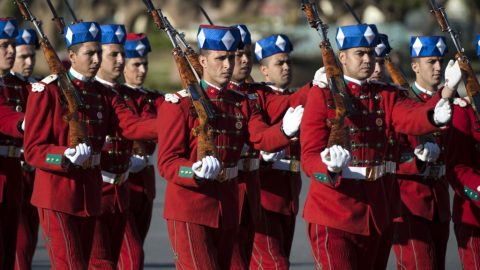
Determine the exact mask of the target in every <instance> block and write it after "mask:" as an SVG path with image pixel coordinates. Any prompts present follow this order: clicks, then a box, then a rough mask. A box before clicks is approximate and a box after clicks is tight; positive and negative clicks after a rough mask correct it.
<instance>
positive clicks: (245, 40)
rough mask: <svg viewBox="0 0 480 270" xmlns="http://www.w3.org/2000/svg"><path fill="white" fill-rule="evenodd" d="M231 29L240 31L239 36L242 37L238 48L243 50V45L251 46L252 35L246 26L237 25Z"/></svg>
mask: <svg viewBox="0 0 480 270" xmlns="http://www.w3.org/2000/svg"><path fill="white" fill-rule="evenodd" d="M232 27H236V28H238V30H240V36H241V37H242V40H241V44H240V46H239V47H240V48H243V46H245V45H251V44H252V35H251V34H250V31H249V30H248V28H247V26H246V25H244V24H237V25H233V26H232Z"/></svg>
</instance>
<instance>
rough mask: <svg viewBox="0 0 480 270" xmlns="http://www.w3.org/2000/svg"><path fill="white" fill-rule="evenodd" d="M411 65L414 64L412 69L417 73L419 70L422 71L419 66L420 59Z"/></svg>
mask: <svg viewBox="0 0 480 270" xmlns="http://www.w3.org/2000/svg"><path fill="white" fill-rule="evenodd" d="M411 66H412V70H413V72H414V73H415V74H417V73H418V72H420V71H419V69H420V67H419V64H418V61H412V64H411Z"/></svg>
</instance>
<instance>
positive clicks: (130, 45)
mask: <svg viewBox="0 0 480 270" xmlns="http://www.w3.org/2000/svg"><path fill="white" fill-rule="evenodd" d="M124 48H125V58H137V57H145V56H146V55H147V54H148V53H149V52H150V51H151V48H150V42H149V41H148V38H147V36H145V35H144V34H136V33H128V34H127V41H126V42H125V45H124Z"/></svg>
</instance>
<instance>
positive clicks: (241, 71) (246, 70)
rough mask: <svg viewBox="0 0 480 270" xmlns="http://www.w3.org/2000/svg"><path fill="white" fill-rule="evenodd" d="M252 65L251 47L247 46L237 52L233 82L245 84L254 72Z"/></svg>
mask: <svg viewBox="0 0 480 270" xmlns="http://www.w3.org/2000/svg"><path fill="white" fill-rule="evenodd" d="M252 64H253V54H252V46H251V45H245V47H244V48H243V49H242V50H237V51H236V52H235V68H234V69H233V75H232V81H235V82H244V81H245V80H246V79H247V77H248V76H249V75H250V73H251V72H252Z"/></svg>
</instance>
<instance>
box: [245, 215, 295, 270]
mask: <svg viewBox="0 0 480 270" xmlns="http://www.w3.org/2000/svg"><path fill="white" fill-rule="evenodd" d="M294 231H295V215H290V216H287V215H282V214H279V213H275V212H271V211H268V210H265V209H264V210H263V215H262V222H259V223H258V226H257V227H256V228H255V240H254V244H253V252H252V259H251V260H250V269H288V268H289V266H290V262H289V257H290V250H291V248H292V241H293V234H294Z"/></svg>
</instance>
